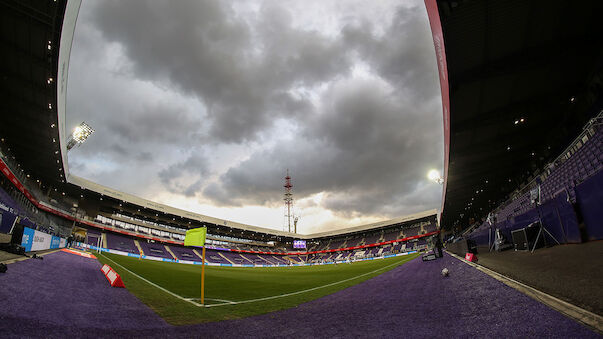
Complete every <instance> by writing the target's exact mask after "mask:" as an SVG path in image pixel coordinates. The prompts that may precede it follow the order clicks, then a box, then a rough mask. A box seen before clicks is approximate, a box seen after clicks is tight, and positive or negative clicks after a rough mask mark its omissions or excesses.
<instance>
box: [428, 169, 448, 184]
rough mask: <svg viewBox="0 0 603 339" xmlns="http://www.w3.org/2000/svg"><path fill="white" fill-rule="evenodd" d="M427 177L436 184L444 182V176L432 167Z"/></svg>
mask: <svg viewBox="0 0 603 339" xmlns="http://www.w3.org/2000/svg"><path fill="white" fill-rule="evenodd" d="M427 178H428V179H429V180H431V181H433V182H436V183H438V184H440V185H441V184H443V183H444V178H442V177H441V176H440V172H438V170H435V169H432V170H431V171H429V172H428V173H427Z"/></svg>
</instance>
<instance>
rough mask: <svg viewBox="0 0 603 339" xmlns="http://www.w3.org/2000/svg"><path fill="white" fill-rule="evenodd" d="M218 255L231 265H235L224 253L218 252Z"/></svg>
mask: <svg viewBox="0 0 603 339" xmlns="http://www.w3.org/2000/svg"><path fill="white" fill-rule="evenodd" d="M218 255H220V256H221V257H222V258H224V260H226V261H228V262H229V263H231V264H233V265H234V264H235V263H233V262H232V261H231V260H230V259H228V258H227V257H226V256H224V255H223V254H222V253H220V252H218Z"/></svg>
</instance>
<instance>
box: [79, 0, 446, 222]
mask: <svg viewBox="0 0 603 339" xmlns="http://www.w3.org/2000/svg"><path fill="white" fill-rule="evenodd" d="M436 67H437V65H436V59H435V52H434V47H433V41H432V38H431V32H430V28H429V23H428V19H427V13H426V10H425V6H424V3H423V1H421V0H417V1H414V0H413V1H366V0H341V1H324V0H318V1H309V0H298V1H283V0H275V1H249V0H246V1H217V0H211V1H199V0H194V1H133V0H128V1H112V0H103V1H83V2H82V6H81V9H80V13H79V17H78V21H77V26H76V31H75V40H74V43H73V49H72V52H71V61H70V68H69V81H68V94H67V126H68V127H69V128H73V127H75V125H77V124H78V123H80V122H82V121H85V122H86V123H88V124H90V125H91V126H92V127H93V128H94V129H95V130H96V132H95V134H94V135H93V136H92V137H91V138H90V139H89V140H88V141H87V142H86V143H85V144H84V145H82V146H81V147H79V148H76V149H74V150H72V151H70V153H69V167H70V171H71V173H73V174H75V175H78V176H81V177H84V178H87V179H90V180H92V181H95V182H97V183H100V184H102V185H106V186H109V187H112V188H115V189H118V190H121V191H125V192H128V193H131V194H135V195H138V196H141V197H143V198H146V199H150V200H153V201H157V202H161V203H165V204H168V205H171V206H174V207H179V208H183V209H186V210H191V211H195V212H198V213H202V214H206V215H210V216H214V217H218V218H225V219H229V220H233V221H238V222H242V223H247V224H252V225H258V226H263V227H270V228H274V229H280V230H282V229H283V221H284V207H283V193H284V192H283V183H284V182H283V180H284V176H285V172H286V170H287V169H289V171H290V173H291V176H292V181H293V194H294V199H295V212H296V214H297V215H299V216H300V221H299V224H298V231H299V232H300V233H313V232H319V231H326V230H331V229H335V228H344V227H350V226H355V225H360V224H366V223H370V222H376V221H381V220H384V219H391V218H395V217H399V216H403V215H407V214H410V213H415V212H419V211H423V210H426V209H430V208H439V207H440V203H441V186H439V185H437V184H433V183H431V182H429V181H428V180H427V178H426V174H427V172H428V170H429V169H431V168H435V169H438V170H441V169H442V166H443V144H442V142H443V141H442V140H443V136H442V130H443V127H442V108H441V99H440V94H439V84H438V78H437V68H436Z"/></svg>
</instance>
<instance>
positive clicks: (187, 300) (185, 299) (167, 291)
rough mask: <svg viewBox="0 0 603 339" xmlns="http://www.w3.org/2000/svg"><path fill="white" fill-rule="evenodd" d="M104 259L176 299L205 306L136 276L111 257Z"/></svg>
mask: <svg viewBox="0 0 603 339" xmlns="http://www.w3.org/2000/svg"><path fill="white" fill-rule="evenodd" d="M103 257H104V258H105V259H107V260H109V261H110V262H112V263H114V264H115V265H117V266H119V267H121V268H122V269H124V270H125V271H126V272H128V273H130V274H132V275H134V276H135V277H138V278H140V279H142V280H143V281H145V282H147V283H149V284H150V285H153V286H155V287H157V288H158V289H160V290H162V291H164V292H166V293H168V294H170V295H173V296H174V297H176V298H178V299H180V300H184V301H186V302H189V303H191V304H193V305H195V306H204V305H203V304H199V303H196V302H194V301H192V300H189V299H187V298H183V297H181V296H179V295H178V294H176V293H174V292H172V291H169V290H167V289H165V288H163V287H161V286H159V285H157V284H155V283H154V282H151V281H149V280H147V279H145V278H143V277H141V276H139V275H138V274H136V273H134V272H132V271H130V270H129V269H127V268H125V267H123V266H122V265H120V264H118V263H116V262H115V261H113V260H111V259H110V258H109V257H107V256H105V255H103Z"/></svg>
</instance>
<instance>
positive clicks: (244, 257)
mask: <svg viewBox="0 0 603 339" xmlns="http://www.w3.org/2000/svg"><path fill="white" fill-rule="evenodd" d="M239 255H240V256H241V257H242V258H243V259H245V260H247V261H249V262H250V263H251V264H252V265H253V264H255V263H254V262H253V261H251V260H250V259H249V258H247V257H246V256H244V255H242V254H241V253H239Z"/></svg>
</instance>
